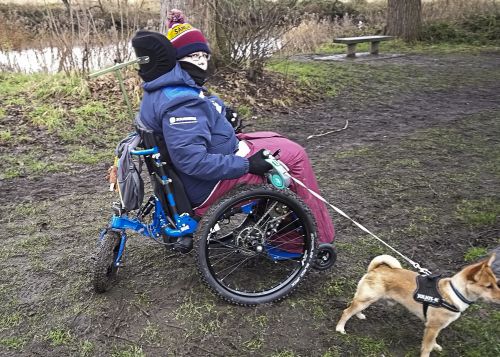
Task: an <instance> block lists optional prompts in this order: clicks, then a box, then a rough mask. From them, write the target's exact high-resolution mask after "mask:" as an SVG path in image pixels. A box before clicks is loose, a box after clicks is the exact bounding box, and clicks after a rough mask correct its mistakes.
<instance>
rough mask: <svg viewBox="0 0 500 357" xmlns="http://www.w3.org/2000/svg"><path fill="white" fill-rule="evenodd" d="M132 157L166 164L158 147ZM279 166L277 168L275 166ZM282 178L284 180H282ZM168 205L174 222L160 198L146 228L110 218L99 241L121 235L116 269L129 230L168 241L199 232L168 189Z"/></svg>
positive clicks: (247, 209)
mask: <svg viewBox="0 0 500 357" xmlns="http://www.w3.org/2000/svg"><path fill="white" fill-rule="evenodd" d="M130 153H131V154H132V155H140V156H146V155H152V156H153V158H154V161H155V164H156V165H157V166H161V165H162V164H163V163H162V162H161V160H160V157H159V155H158V154H159V149H158V147H156V146H155V147H153V148H151V149H145V150H132V151H131V152H130ZM275 162H279V161H277V160H274V161H273V164H275ZM273 166H276V165H273ZM276 174H277V175H278V176H279V175H280V171H278V172H277V173H276ZM280 178H281V176H280ZM161 181H162V183H163V184H164V185H167V184H168V182H169V177H168V176H166V175H162V176H161ZM271 182H272V183H273V184H274V185H275V186H276V183H275V182H274V181H273V180H271ZM285 182H286V180H284V179H283V180H282V183H285ZM286 186H288V185H285V184H283V185H281V187H278V186H276V187H278V188H281V189H283V188H286ZM167 192H168V193H167V197H166V198H167V202H168V205H169V207H170V209H171V210H172V217H171V218H172V219H170V220H169V219H167V216H166V213H165V211H164V209H163V207H162V205H161V201H160V200H159V199H158V197H156V196H153V197H154V212H153V219H152V222H151V223H150V224H146V223H144V222H142V221H141V220H140V219H138V218H131V217H129V216H128V215H126V214H122V215H116V214H115V215H113V217H112V218H111V222H110V224H109V228H108V229H105V230H103V231H102V232H101V234H100V236H99V238H100V240H102V239H103V238H104V235H105V234H106V232H107V231H108V230H109V229H111V230H114V231H116V232H119V233H120V235H121V240H120V247H119V249H118V254H117V255H116V258H115V260H114V265H115V266H117V267H118V266H120V264H121V259H122V255H123V251H124V249H125V243H126V241H127V234H126V230H127V229H131V230H133V231H135V232H138V233H140V234H142V235H143V236H146V237H149V238H152V239H155V240H158V239H159V238H160V237H161V236H162V234H165V235H166V236H167V237H182V236H186V235H189V234H192V233H194V232H195V231H196V229H197V227H198V222H197V221H196V220H194V219H193V218H192V217H191V216H190V215H189V214H187V213H183V214H181V215H179V214H178V213H177V210H176V203H175V198H174V196H173V194H172V192H171V191H170V189H169V188H168V187H167ZM257 203H258V201H253V202H249V203H247V204H245V205H243V206H241V212H242V213H246V214H250V213H251V212H252V211H253V210H254V208H255V206H256V205H257ZM172 223H174V224H175V226H173V225H172ZM266 251H267V253H268V254H269V256H270V258H271V259H272V260H274V261H279V260H288V259H296V258H299V257H300V256H301V254H300V253H291V252H287V251H284V250H281V249H278V248H275V247H272V246H270V245H268V246H266Z"/></svg>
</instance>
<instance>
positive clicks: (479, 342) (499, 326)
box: [452, 309, 500, 357]
mask: <svg viewBox="0 0 500 357" xmlns="http://www.w3.org/2000/svg"><path fill="white" fill-rule="evenodd" d="M488 311H489V312H488ZM485 315H486V316H485ZM452 326H453V330H454V332H455V334H456V338H458V341H457V342H456V343H457V344H458V346H459V348H460V349H461V350H462V351H463V356H468V357H485V356H491V357H493V356H500V340H499V339H498V336H500V311H495V310H493V311H491V310H490V309H487V310H485V311H484V312H483V316H482V317H481V318H478V317H477V316H476V315H472V314H471V313H469V312H467V313H466V314H465V316H462V317H461V318H460V319H459V320H457V321H456V322H454V323H453V325H452ZM478 336H481V338H478Z"/></svg>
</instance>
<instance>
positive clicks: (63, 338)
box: [47, 328, 73, 346]
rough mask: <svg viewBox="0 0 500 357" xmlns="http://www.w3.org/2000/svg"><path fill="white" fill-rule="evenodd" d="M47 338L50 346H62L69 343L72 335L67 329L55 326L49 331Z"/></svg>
mask: <svg viewBox="0 0 500 357" xmlns="http://www.w3.org/2000/svg"><path fill="white" fill-rule="evenodd" d="M47 340H48V341H49V342H50V344H51V345H52V346H62V345H67V344H69V343H70V342H71V341H72V340H73V337H72V336H71V333H70V332H69V331H67V330H64V329H61V328H56V329H52V330H50V331H49V333H48V334H47Z"/></svg>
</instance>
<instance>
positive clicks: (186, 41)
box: [167, 9, 210, 59]
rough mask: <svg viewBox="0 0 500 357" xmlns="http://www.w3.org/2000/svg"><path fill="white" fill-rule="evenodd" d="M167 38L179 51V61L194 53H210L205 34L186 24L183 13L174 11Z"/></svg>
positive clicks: (169, 20) (169, 17) (169, 21)
mask: <svg viewBox="0 0 500 357" xmlns="http://www.w3.org/2000/svg"><path fill="white" fill-rule="evenodd" d="M167 19H168V32H167V38H168V39H169V40H170V42H172V45H173V46H174V47H175V48H176V49H177V59H181V58H183V57H186V56H187V55H189V54H191V53H194V52H200V51H201V52H206V53H210V48H209V47H208V43H207V39H206V38H205V36H203V33H202V32H201V31H200V30H198V29H197V28H194V27H193V26H191V25H190V24H188V23H186V22H185V19H184V14H183V13H182V11H180V10H177V9H173V10H171V11H170V13H169V15H168V17H167Z"/></svg>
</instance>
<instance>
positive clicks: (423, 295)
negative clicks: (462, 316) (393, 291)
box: [413, 274, 472, 319]
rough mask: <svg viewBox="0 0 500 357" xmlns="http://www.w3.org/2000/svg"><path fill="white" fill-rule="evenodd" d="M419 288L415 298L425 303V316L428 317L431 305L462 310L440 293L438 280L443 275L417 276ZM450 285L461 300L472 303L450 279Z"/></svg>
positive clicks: (414, 295)
mask: <svg viewBox="0 0 500 357" xmlns="http://www.w3.org/2000/svg"><path fill="white" fill-rule="evenodd" d="M416 280H417V289H416V290H415V292H414V293H413V299H414V300H415V301H416V302H419V303H421V304H422V305H423V311H424V317H425V318H426V319H427V310H428V308H429V305H432V306H434V307H444V308H445V309H447V310H450V311H453V312H460V310H459V309H458V308H457V307H456V306H455V305H453V304H449V303H447V302H446V300H444V299H443V297H442V296H441V294H440V293H439V288H438V282H439V280H441V275H439V274H432V275H418V276H417V279H416ZM450 286H451V288H452V289H453V292H454V293H455V294H456V295H457V296H458V298H459V299H460V300H462V301H463V302H465V303H466V304H468V305H470V304H472V301H469V300H467V299H466V298H465V297H464V296H463V295H462V294H461V293H460V292H459V291H458V290H457V289H456V288H455V286H453V284H452V283H451V281H450Z"/></svg>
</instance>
